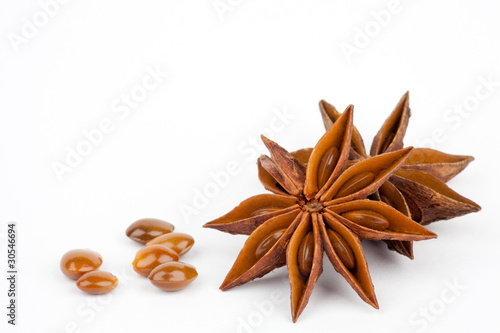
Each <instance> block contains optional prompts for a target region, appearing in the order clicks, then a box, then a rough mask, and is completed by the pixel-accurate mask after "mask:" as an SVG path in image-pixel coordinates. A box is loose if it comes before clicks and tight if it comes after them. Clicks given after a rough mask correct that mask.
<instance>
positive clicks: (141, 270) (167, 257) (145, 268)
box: [132, 245, 179, 276]
mask: <svg viewBox="0 0 500 333" xmlns="http://www.w3.org/2000/svg"><path fill="white" fill-rule="evenodd" d="M177 260H179V256H178V255H177V253H175V251H174V250H172V249H169V248H168V247H166V246H163V245H150V246H146V247H143V248H142V249H140V250H139V251H137V254H136V255H135V259H134V261H133V262H132V266H133V267H134V271H136V272H137V273H138V274H140V275H142V276H148V275H149V274H150V273H151V271H152V270H153V269H154V268H155V267H156V266H158V265H161V264H164V263H167V262H170V261H177Z"/></svg>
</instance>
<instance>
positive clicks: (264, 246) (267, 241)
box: [255, 229, 286, 259]
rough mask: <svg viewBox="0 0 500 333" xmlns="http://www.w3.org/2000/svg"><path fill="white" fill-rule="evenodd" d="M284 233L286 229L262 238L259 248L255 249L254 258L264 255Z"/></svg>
mask: <svg viewBox="0 0 500 333" xmlns="http://www.w3.org/2000/svg"><path fill="white" fill-rule="evenodd" d="M285 231H286V229H279V230H276V231H275V232H273V233H271V234H269V236H267V237H266V238H264V239H263V240H262V242H261V243H260V244H259V246H257V248H256V249H255V257H256V258H257V259H260V258H262V257H263V256H264V254H266V253H267V252H268V251H269V250H270V249H271V248H272V247H273V245H274V244H276V242H277V241H278V239H279V238H280V237H281V235H283V233H284V232H285Z"/></svg>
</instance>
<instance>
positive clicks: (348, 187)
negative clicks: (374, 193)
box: [335, 171, 375, 198]
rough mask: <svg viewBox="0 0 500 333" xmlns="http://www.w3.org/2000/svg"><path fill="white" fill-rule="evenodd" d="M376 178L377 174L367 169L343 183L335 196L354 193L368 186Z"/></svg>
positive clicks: (340, 196) (339, 196)
mask: <svg viewBox="0 0 500 333" xmlns="http://www.w3.org/2000/svg"><path fill="white" fill-rule="evenodd" d="M374 178H375V175H374V174H373V172H369V171H366V172H361V173H358V174H357V175H355V176H353V177H352V178H351V179H349V180H348V181H346V182H345V183H344V184H343V185H342V187H341V188H340V189H339V191H338V192H337V194H336V195H335V198H342V197H346V196H348V195H349V194H353V193H356V192H358V191H360V190H362V189H363V188H365V187H366V186H368V185H369V184H370V183H371V182H372V181H373V179H374Z"/></svg>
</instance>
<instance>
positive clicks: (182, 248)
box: [146, 232, 194, 256]
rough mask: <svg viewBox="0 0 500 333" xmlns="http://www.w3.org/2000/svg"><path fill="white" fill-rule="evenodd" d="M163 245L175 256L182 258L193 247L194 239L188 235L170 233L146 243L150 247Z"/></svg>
mask: <svg viewBox="0 0 500 333" xmlns="http://www.w3.org/2000/svg"><path fill="white" fill-rule="evenodd" d="M155 244H156V245H163V246H166V247H168V248H170V249H172V250H174V251H175V252H176V253H177V255H179V256H182V255H183V254H184V253H186V252H187V251H189V250H190V249H191V248H192V247H193V245H194V239H193V237H191V236H190V235H188V234H183V233H180V232H172V233H169V234H165V235H161V236H158V237H156V238H154V239H152V240H150V241H149V242H147V243H146V246H150V245H155Z"/></svg>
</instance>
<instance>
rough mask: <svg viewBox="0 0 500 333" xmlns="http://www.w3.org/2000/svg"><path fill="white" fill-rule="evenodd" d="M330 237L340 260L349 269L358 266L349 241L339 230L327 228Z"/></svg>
mask: <svg viewBox="0 0 500 333" xmlns="http://www.w3.org/2000/svg"><path fill="white" fill-rule="evenodd" d="M326 232H327V234H328V238H329V239H330V243H332V247H333V250H334V251H335V253H336V254H337V256H338V257H339V259H340V261H342V263H343V264H344V266H345V267H346V268H347V269H353V268H354V267H355V266H356V258H355V257H354V253H353V252H352V249H351V247H350V246H349V244H348V243H347V241H346V240H345V239H344V237H342V236H341V235H340V234H339V233H338V232H336V231H333V230H332V229H327V231H326Z"/></svg>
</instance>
